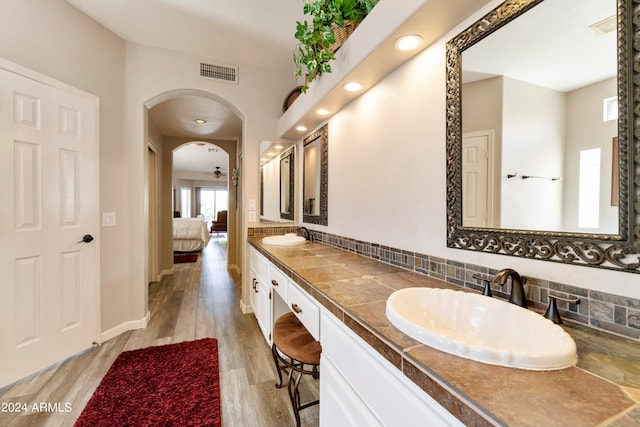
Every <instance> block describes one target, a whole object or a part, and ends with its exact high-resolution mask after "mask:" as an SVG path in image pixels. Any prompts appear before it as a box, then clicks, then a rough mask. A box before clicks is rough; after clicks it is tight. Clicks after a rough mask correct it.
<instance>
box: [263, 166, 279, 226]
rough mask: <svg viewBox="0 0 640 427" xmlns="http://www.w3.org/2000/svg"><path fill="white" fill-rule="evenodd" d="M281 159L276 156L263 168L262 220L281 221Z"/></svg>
mask: <svg viewBox="0 0 640 427" xmlns="http://www.w3.org/2000/svg"><path fill="white" fill-rule="evenodd" d="M280 158H281V156H279V155H278V156H276V157H274V158H273V159H271V160H269V161H268V162H267V163H265V164H264V166H262V191H263V193H262V195H263V198H262V204H263V205H262V206H263V208H264V211H263V214H262V217H261V218H262V219H263V220H267V221H280Z"/></svg>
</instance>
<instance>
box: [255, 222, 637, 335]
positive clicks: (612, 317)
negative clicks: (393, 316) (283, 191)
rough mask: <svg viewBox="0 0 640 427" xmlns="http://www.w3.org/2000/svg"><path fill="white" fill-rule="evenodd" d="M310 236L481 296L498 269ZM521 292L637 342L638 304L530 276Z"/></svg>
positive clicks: (259, 232) (537, 303)
mask: <svg viewBox="0 0 640 427" xmlns="http://www.w3.org/2000/svg"><path fill="white" fill-rule="evenodd" d="M297 230H298V227H297V226H284V227H283V226H279V227H256V228H249V230H248V235H249V237H260V236H268V235H273V234H283V233H294V232H296V231H297ZM309 231H310V232H311V233H312V235H313V240H314V241H317V242H322V243H324V244H327V245H330V246H333V247H336V248H340V249H343V250H346V251H349V252H354V253H357V254H360V255H363V256H366V257H369V258H372V259H375V260H378V261H380V262H384V263H387V264H391V265H395V266H397V267H400V268H404V269H407V270H410V271H414V272H416V273H421V274H426V275H429V276H432V277H436V278H438V279H441V280H445V281H447V282H449V283H453V284H456V285H459V286H463V287H466V288H470V289H475V290H478V291H482V289H483V287H484V283H483V281H482V280H479V279H476V278H474V277H473V276H474V275H481V276H485V277H493V276H494V275H495V274H496V273H497V272H498V270H497V269H494V268H490V267H485V266H481V265H475V264H467V263H463V262H459V261H453V260H447V259H444V258H439V257H434V256H430V255H425V254H420V253H417V252H412V251H405V250H402V249H398V248H393V247H389V246H385V245H380V244H378V243H371V242H365V241H362V240H356V239H352V238H349V237H342V236H338V235H335V234H329V233H324V232H321V231H316V230H309ZM491 291H492V293H493V295H494V297H498V298H503V299H507V298H508V295H509V289H508V288H507V289H504V288H503V287H501V286H498V285H492V287H491ZM525 291H526V294H527V299H528V301H529V306H530V307H531V308H533V309H535V310H538V311H541V312H544V311H545V310H546V308H547V306H548V304H549V295H555V296H558V297H561V298H565V299H570V300H573V299H578V300H579V302H578V303H577V304H576V303H568V302H564V301H561V300H557V305H558V309H559V311H560V312H561V314H562V318H563V319H565V320H568V321H573V322H576V323H580V324H583V325H586V326H589V327H592V328H595V329H600V330H604V331H607V332H610V333H614V334H616V335H620V336H624V337H627V338H631V339H633V340H636V341H640V300H639V299H635V298H630V297H624V296H619V295H613V294H609V293H606V292H601V291H594V290H590V289H585V288H580V287H578V286H575V285H569V284H565V283H560V282H555V281H549V280H543V279H538V278H535V277H528V276H527V277H526V278H525Z"/></svg>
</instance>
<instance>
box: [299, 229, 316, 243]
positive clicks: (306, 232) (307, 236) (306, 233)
mask: <svg viewBox="0 0 640 427" xmlns="http://www.w3.org/2000/svg"><path fill="white" fill-rule="evenodd" d="M298 231H300V232H302V237H304V238H305V239H307V240H308V241H310V242H312V241H313V236H312V235H311V232H310V231H309V229H308V228H307V227H298Z"/></svg>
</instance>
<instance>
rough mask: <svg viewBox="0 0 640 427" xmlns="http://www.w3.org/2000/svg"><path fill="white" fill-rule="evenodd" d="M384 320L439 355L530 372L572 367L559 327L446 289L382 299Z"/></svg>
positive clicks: (569, 343)
mask: <svg viewBox="0 0 640 427" xmlns="http://www.w3.org/2000/svg"><path fill="white" fill-rule="evenodd" d="M386 313H387V318H388V319H389V321H390V322H391V323H392V324H393V325H394V326H395V327H397V328H398V329H400V330H401V331H402V332H404V333H405V334H407V335H409V336H410V337H412V338H414V339H416V340H418V341H420V342H421V343H423V344H426V345H428V346H430V347H433V348H436V349H438V350H441V351H444V352H447V353H450V354H454V355H456V356H460V357H464V358H467V359H472V360H476V361H479V362H484V363H489V364H492V365H501V366H506V367H511V368H521V369H530V370H541V371H542V370H556V369H564V368H567V367H569V366H573V365H574V364H575V362H576V357H577V356H576V345H575V342H574V341H573V339H572V338H571V336H570V335H569V334H567V333H566V332H565V331H564V330H563V329H562V328H561V327H560V326H558V325H556V324H554V323H553V322H551V321H550V320H548V319H545V318H544V317H542V316H541V315H539V314H537V313H534V312H532V311H529V310H526V309H524V308H522V307H518V306H516V305H514V304H510V303H508V302H506V301H502V300H498V299H495V298H489V297H485V296H482V295H479V294H474V293H468V292H461V291H454V290H451V289H432V288H407V289H401V290H399V291H396V292H394V293H393V294H391V296H390V297H389V299H388V300H387V307H386Z"/></svg>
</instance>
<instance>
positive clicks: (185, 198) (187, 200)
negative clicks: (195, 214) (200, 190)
mask: <svg viewBox="0 0 640 427" xmlns="http://www.w3.org/2000/svg"><path fill="white" fill-rule="evenodd" d="M180 214H181V216H182V217H183V218H191V188H189V187H180Z"/></svg>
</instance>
